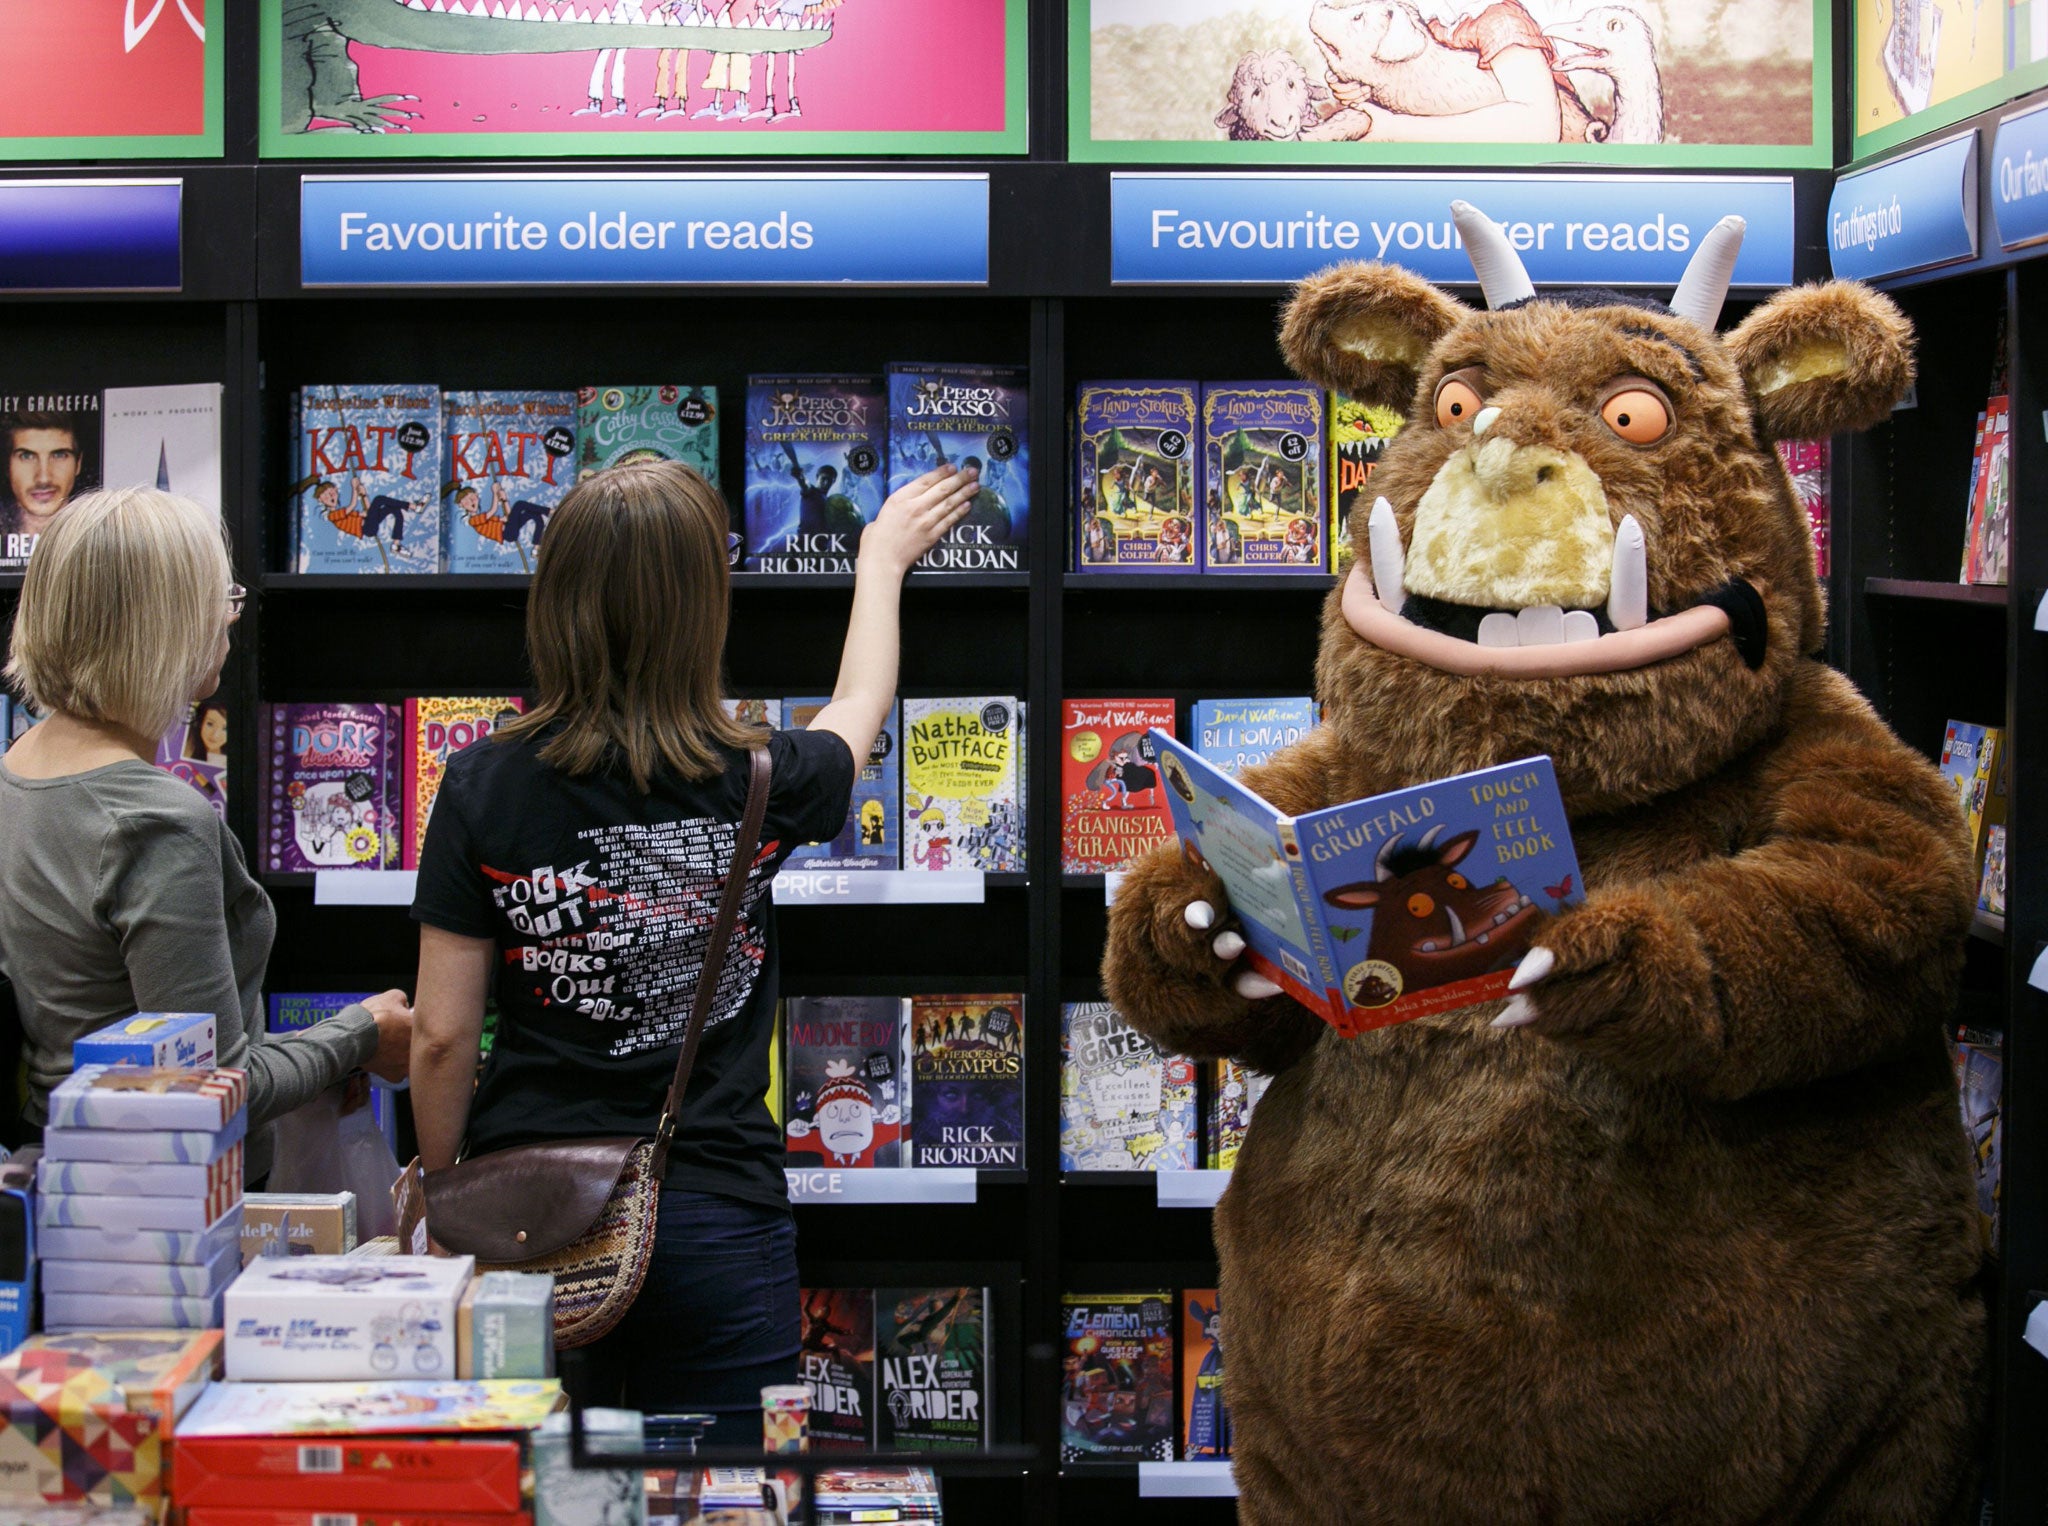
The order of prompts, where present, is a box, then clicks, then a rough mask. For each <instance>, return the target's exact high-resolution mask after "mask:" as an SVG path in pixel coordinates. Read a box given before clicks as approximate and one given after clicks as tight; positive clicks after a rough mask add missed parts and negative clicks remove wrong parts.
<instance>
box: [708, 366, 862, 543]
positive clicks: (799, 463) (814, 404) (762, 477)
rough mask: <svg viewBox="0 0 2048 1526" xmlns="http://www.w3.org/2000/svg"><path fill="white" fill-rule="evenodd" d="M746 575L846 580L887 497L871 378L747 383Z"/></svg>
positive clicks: (789, 378)
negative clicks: (835, 575) (829, 575)
mask: <svg viewBox="0 0 2048 1526" xmlns="http://www.w3.org/2000/svg"><path fill="white" fill-rule="evenodd" d="M746 423H747V447H746V449H747V495H746V521H747V549H746V560H745V563H744V565H745V567H746V570H747V571H749V572H851V571H853V559H854V557H855V555H857V554H858V553H859V551H860V532H861V531H862V530H864V529H865V528H867V525H868V523H869V521H871V520H872V519H873V518H874V517H875V515H876V514H878V513H880V512H881V508H882V500H883V499H884V498H886V497H887V496H888V492H887V485H888V473H887V472H885V471H884V470H883V465H884V462H885V460H886V457H887V451H888V445H889V394H888V392H887V390H886V389H885V388H884V387H883V385H882V379H881V377H879V376H750V377H748V378H747V420H746Z"/></svg>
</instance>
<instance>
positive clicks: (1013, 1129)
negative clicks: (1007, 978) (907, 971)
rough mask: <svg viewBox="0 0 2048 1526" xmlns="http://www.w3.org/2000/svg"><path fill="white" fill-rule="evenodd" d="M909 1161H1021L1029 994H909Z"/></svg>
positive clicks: (1011, 1164) (995, 1166) (990, 1164)
mask: <svg viewBox="0 0 2048 1526" xmlns="http://www.w3.org/2000/svg"><path fill="white" fill-rule="evenodd" d="M910 1026H911V1045H912V1047H911V1054H910V1077H911V1088H912V1090H913V1092H914V1093H915V1094H916V1097H917V1114H916V1117H915V1118H914V1119H913V1120H912V1128H911V1153H912V1155H913V1156H914V1157H915V1159H913V1161H912V1162H911V1164H913V1165H918V1166H974V1167H977V1168H981V1169H987V1170H997V1171H1015V1170H1021V1169H1022V1168H1023V1165H1024V997H1023V995H1022V993H1020V992H1010V993H1007V994H1004V995H997V996H913V997H911V998H910Z"/></svg>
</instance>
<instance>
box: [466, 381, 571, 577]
mask: <svg viewBox="0 0 2048 1526" xmlns="http://www.w3.org/2000/svg"><path fill="white" fill-rule="evenodd" d="M442 403H443V405H444V408H443V415H442V419H443V437H444V440H445V442H446V443H445V447H444V448H445V451H446V454H445V456H444V458H443V459H444V467H443V470H442V473H441V497H442V499H443V500H444V502H445V503H446V505H447V508H446V513H445V517H446V522H447V526H448V548H447V557H448V570H449V571H450V572H531V571H533V560H534V557H535V556H537V555H538V554H539V552H540V538H541V534H542V532H543V531H545V530H546V529H547V526H548V515H549V514H551V513H553V512H554V510H555V507H556V505H558V504H560V503H561V501H562V499H563V498H564V497H566V496H567V495H568V492H569V489H570V488H572V487H574V486H575V485H576V394H575V393H573V392H450V393H448V394H446V395H445V396H444V397H443V399H442Z"/></svg>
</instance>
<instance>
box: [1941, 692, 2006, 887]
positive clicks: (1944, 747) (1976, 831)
mask: <svg viewBox="0 0 2048 1526" xmlns="http://www.w3.org/2000/svg"><path fill="white" fill-rule="evenodd" d="M1998 729H1999V728H1997V727H1995V726H1979V725H1976V724H1974V723H1973V722H1970V721H1950V722H1949V723H1948V727H1947V730H1946V731H1945V732H1944V733H1943V735H1942V739H1941V757H1940V759H1939V760H1938V761H1937V763H1936V765H1935V766H1936V767H1937V768H1939V769H1940V770H1941V775H1942V777H1943V778H1944V779H1947V780H1948V782H1949V785H1950V787H1952V788H1953V789H1954V790H1955V792H1956V803H1957V804H1958V805H1960V806H1961V807H1962V810H1963V824H1964V825H1965V826H1966V827H1967V828H1968V829H1969V833H1970V846H1971V849H1972V851H1973V852H1975V853H1978V854H1979V855H1980V858H1979V862H1980V863H1981V862H1982V859H1981V853H1982V850H1983V842H1984V804H1985V800H1986V797H1987V796H1988V795H1989V794H1990V789H1991V777H1992V768H1993V765H1994V762H1995V759H1996V755H1997V752H1998Z"/></svg>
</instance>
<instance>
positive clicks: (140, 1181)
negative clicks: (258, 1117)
mask: <svg viewBox="0 0 2048 1526" xmlns="http://www.w3.org/2000/svg"><path fill="white" fill-rule="evenodd" d="M109 1132H112V1131H111V1130H109ZM36 1187H37V1190H38V1191H39V1192H42V1193H43V1194H44V1195H45V1196H49V1195H52V1194H56V1193H77V1194H90V1195H92V1196H96V1197H175V1198H198V1199H204V1200H206V1201H210V1202H215V1203H219V1202H223V1201H225V1202H232V1201H234V1199H235V1198H237V1197H239V1196H240V1195H241V1191H242V1147H241V1146H240V1145H233V1146H231V1147H229V1148H228V1149H226V1150H224V1151H222V1152H221V1155H220V1157H219V1159H217V1160H215V1161H213V1162H212V1163H211V1164H209V1165H204V1166H181V1165H175V1164H171V1163H168V1162H164V1161H150V1162H134V1161H125V1160H51V1159H50V1158H49V1157H48V1156H47V1155H45V1156H44V1158H43V1163H42V1169H41V1171H40V1172H39V1173H38V1176H37V1182H36ZM214 1217H215V1218H219V1217H220V1215H219V1214H215V1215H214ZM141 1227H144V1228H151V1229H157V1228H166V1227H169V1226H164V1225H145V1226H141Z"/></svg>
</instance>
